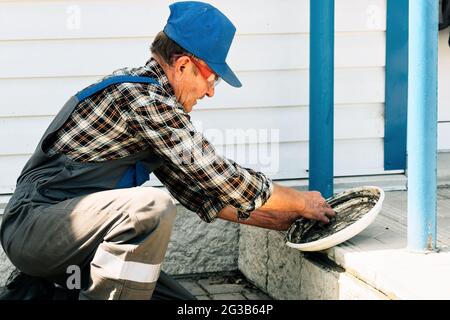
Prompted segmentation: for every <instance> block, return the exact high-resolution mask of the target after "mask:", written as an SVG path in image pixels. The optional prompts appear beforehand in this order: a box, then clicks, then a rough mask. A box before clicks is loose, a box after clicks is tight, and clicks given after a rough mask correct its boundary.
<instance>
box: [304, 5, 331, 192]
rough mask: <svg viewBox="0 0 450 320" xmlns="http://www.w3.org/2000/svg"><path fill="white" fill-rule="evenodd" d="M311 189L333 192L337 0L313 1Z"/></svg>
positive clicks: (310, 128) (310, 72) (311, 14)
mask: <svg viewBox="0 0 450 320" xmlns="http://www.w3.org/2000/svg"><path fill="white" fill-rule="evenodd" d="M310 10H311V12H310V30H311V31H310V32H311V34H310V53H309V57H310V70H309V190H317V191H320V192H321V193H322V195H323V196H324V197H325V198H328V197H330V196H332V195H333V175H334V174H333V164H334V161H333V148H334V141H333V140H334V133H333V130H334V123H333V122H334V114H333V109H334V0H311V1H310Z"/></svg>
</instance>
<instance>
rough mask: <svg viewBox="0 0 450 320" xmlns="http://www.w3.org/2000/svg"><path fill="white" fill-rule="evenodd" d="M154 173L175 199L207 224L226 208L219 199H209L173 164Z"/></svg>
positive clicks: (164, 166)
mask: <svg viewBox="0 0 450 320" xmlns="http://www.w3.org/2000/svg"><path fill="white" fill-rule="evenodd" d="M153 173H154V174H155V176H156V177H157V178H158V179H159V180H160V181H161V182H162V183H163V184H164V186H165V187H166V188H167V190H169V192H170V194H171V195H172V196H173V197H174V198H175V199H177V200H178V201H179V202H180V203H181V204H182V205H183V206H184V207H186V208H188V209H189V210H191V211H193V212H195V213H196V214H197V215H198V216H199V217H200V219H202V220H203V221H205V222H208V223H209V222H212V221H214V220H215V219H216V217H217V213H218V212H219V211H220V210H222V209H223V208H224V207H225V206H226V204H224V203H223V202H221V201H220V200H218V199H217V198H213V197H208V195H206V194H205V193H204V192H203V191H202V189H200V188H199V186H198V185H197V184H195V182H194V181H193V180H192V179H190V178H189V177H188V176H186V175H185V174H184V173H183V172H182V171H180V170H178V169H177V168H176V167H175V166H173V165H172V164H167V165H163V166H161V167H159V168H158V169H156V170H155V171H153Z"/></svg>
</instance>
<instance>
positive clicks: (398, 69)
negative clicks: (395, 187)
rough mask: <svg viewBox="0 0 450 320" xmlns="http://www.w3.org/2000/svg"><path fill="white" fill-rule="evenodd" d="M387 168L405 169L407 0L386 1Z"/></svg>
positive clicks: (385, 137)
mask: <svg viewBox="0 0 450 320" xmlns="http://www.w3.org/2000/svg"><path fill="white" fill-rule="evenodd" d="M386 26H387V30H386V97H385V101H386V104H385V112H384V122H385V126H384V128H385V130H384V170H404V169H405V168H406V123H407V105H408V0H388V1H387V21H386Z"/></svg>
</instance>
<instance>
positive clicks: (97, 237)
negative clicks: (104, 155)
mask: <svg viewBox="0 0 450 320" xmlns="http://www.w3.org/2000/svg"><path fill="white" fill-rule="evenodd" d="M175 215H176V209H175V205H174V203H173V201H172V199H171V198H170V196H169V195H168V194H167V193H165V192H164V191H161V190H159V189H156V188H151V187H135V188H128V189H117V190H110V191H102V192H97V193H93V194H90V195H87V196H82V197H77V198H73V199H69V200H66V201H63V202H60V203H58V204H54V205H34V204H28V205H24V206H21V207H20V208H18V209H17V210H16V212H15V213H14V214H12V215H7V217H6V221H4V222H5V224H6V225H5V226H3V234H2V244H3V247H4V249H5V252H6V253H7V255H8V257H9V258H10V259H11V262H12V263H13V264H14V265H15V266H16V267H18V268H19V270H21V271H22V272H24V273H27V274H29V275H32V276H37V277H43V278H46V279H49V280H52V281H54V282H56V283H58V284H60V285H62V286H65V285H66V284H67V282H68V280H69V279H70V280H71V283H72V284H73V280H74V279H73V278H70V277H71V276H73V273H72V272H73V270H74V266H75V268H77V267H78V268H79V269H80V270H81V273H82V274H81V277H82V281H81V283H82V288H81V289H82V290H81V291H80V296H79V297H80V299H102V300H104V299H145V300H148V299H150V298H151V297H152V294H153V291H154V290H155V285H156V281H157V280H158V277H159V274H160V266H161V263H162V262H163V259H164V255H165V252H166V249H167V245H168V242H169V239H170V233H171V230H172V226H173V223H174V220H175Z"/></svg>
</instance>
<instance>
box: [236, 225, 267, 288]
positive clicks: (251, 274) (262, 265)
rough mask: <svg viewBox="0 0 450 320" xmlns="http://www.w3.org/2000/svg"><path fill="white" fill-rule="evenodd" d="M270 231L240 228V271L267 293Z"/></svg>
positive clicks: (242, 226) (249, 227) (244, 226)
mask: <svg viewBox="0 0 450 320" xmlns="http://www.w3.org/2000/svg"><path fill="white" fill-rule="evenodd" d="M268 232H269V230H266V229H262V228H257V227H253V226H246V225H241V226H240V235H239V260H238V266H239V270H240V271H241V272H242V273H243V274H244V275H245V276H246V277H247V279H248V280H249V281H250V282H252V283H253V284H254V285H255V286H257V287H258V288H260V289H261V290H263V291H265V292H267V261H268V259H269V255H268V251H267V246H268Z"/></svg>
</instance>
